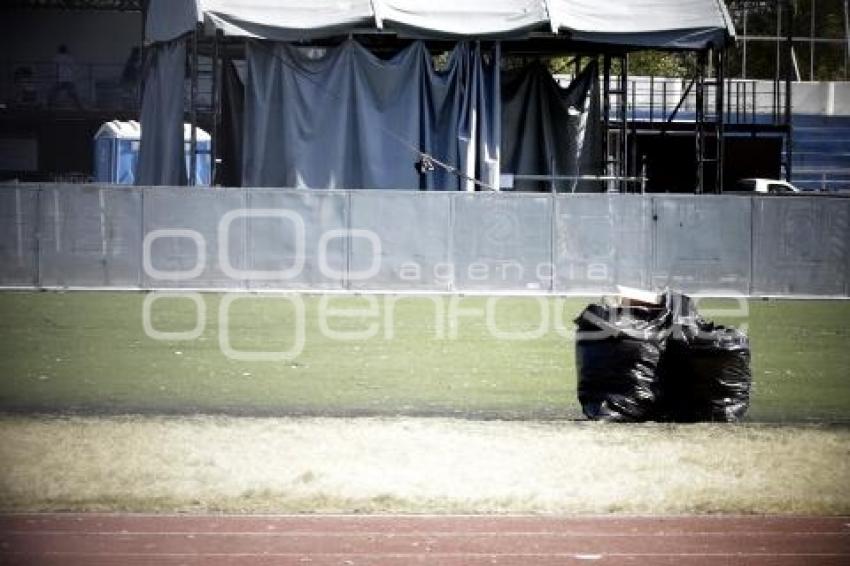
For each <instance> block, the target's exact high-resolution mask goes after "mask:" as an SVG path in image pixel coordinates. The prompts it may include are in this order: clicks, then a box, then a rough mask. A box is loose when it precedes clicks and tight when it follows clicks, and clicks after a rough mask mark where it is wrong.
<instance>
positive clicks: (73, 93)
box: [47, 45, 83, 108]
mask: <svg viewBox="0 0 850 566" xmlns="http://www.w3.org/2000/svg"><path fill="white" fill-rule="evenodd" d="M53 65H54V69H55V72H56V84H55V85H53V88H52V89H50V95H49V96H48V97H47V104H48V105H49V106H53V105H54V103H55V102H56V97H57V96H58V95H59V93H60V92H64V93H65V94H67V95H68V97H69V98H70V99H71V100H72V101H73V102H74V104H75V105H76V106H77V108H82V106H83V105H82V104H80V97H79V96H77V85H76V84H75V83H74V79H75V75H76V69H75V67H76V63H75V62H74V58H73V57H71V55H70V54H69V53H68V48H67V47H66V46H65V45H60V46H59V49H57V51H56V55H54V56H53Z"/></svg>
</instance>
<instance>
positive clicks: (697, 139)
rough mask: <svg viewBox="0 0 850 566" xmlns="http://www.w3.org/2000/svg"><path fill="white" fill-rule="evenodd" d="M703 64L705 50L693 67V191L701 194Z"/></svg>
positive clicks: (703, 140) (702, 165) (700, 53)
mask: <svg viewBox="0 0 850 566" xmlns="http://www.w3.org/2000/svg"><path fill="white" fill-rule="evenodd" d="M705 66H706V52H705V51H700V52H699V53H698V54H697V60H696V68H695V69H694V85H695V88H696V93H695V94H696V108H695V110H696V120H695V123H694V130H695V132H694V143H695V148H694V149H695V154H696V160H695V161H696V170H697V171H696V185H695V186H694V192H695V193H696V194H702V193H703V191H704V189H705Z"/></svg>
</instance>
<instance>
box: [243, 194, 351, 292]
mask: <svg viewBox="0 0 850 566" xmlns="http://www.w3.org/2000/svg"><path fill="white" fill-rule="evenodd" d="M246 194H247V206H248V209H249V210H248V211H247V212H246V213H245V214H244V218H242V219H241V220H237V222H243V223H244V224H245V227H246V230H247V235H248V250H247V254H246V261H247V266H246V269H247V270H248V271H247V272H246V273H245V280H246V281H247V286H248V287H249V288H253V289H303V288H313V289H342V288H343V287H344V286H345V279H346V274H347V269H348V267H347V264H348V257H347V256H348V235H347V232H346V226H347V223H348V195H347V194H346V193H345V192H341V191H340V192H325V191H295V190H286V191H281V190H274V189H246Z"/></svg>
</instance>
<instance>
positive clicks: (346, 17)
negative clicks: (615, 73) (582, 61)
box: [146, 0, 735, 49]
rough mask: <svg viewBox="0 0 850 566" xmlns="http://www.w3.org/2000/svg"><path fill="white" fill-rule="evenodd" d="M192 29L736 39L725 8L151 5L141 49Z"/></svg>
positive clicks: (574, 3)
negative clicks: (146, 42) (534, 33)
mask: <svg viewBox="0 0 850 566" xmlns="http://www.w3.org/2000/svg"><path fill="white" fill-rule="evenodd" d="M198 22H202V23H204V25H205V26H206V27H207V29H208V30H213V29H220V30H222V31H223V33H224V34H225V35H229V36H234V37H254V38H261V39H271V40H277V41H301V40H311V39H319V38H323V37H331V36H334V35H340V34H347V33H353V32H358V33H359V32H370V31H371V32H376V33H377V32H391V33H395V34H398V35H402V36H405V37H417V38H423V39H440V38H455V39H487V38H489V39H522V38H525V37H527V36H528V34H529V32H531V31H535V32H543V33H549V34H558V35H561V36H563V37H565V38H568V39H572V40H575V41H581V42H588V43H600V44H611V45H623V46H634V47H657V48H684V49H698V48H704V47H706V46H708V45H709V44H715V45H716V44H721V43H723V42H724V41H725V40H726V39H727V38H728V37H730V36H733V35H734V33H735V32H734V28H733V26H732V21H731V19H730V18H729V15H728V13H727V11H726V7H725V5H724V4H723V0H428V1H427V2H422V1H421V0H151V1H150V4H149V7H148V17H147V22H146V37H147V39H148V41H151V42H158V41H170V40H172V39H174V38H176V37H178V36H180V35H182V34H184V33H187V32H189V31H192V30H193V29H194V28H195V26H196V25H197V23H198Z"/></svg>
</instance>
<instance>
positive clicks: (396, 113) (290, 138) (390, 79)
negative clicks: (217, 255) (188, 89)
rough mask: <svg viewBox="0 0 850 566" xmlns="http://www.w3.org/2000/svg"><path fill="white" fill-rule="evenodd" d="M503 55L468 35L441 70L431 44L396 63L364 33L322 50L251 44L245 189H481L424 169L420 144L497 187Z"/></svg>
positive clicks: (412, 48) (408, 51)
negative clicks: (368, 45) (485, 50)
mask: <svg viewBox="0 0 850 566" xmlns="http://www.w3.org/2000/svg"><path fill="white" fill-rule="evenodd" d="M496 49H498V47H496ZM496 54H497V52H496ZM496 59H497V57H494V56H491V57H490V58H489V61H487V62H485V61H484V56H483V54H482V48H481V47H480V46H479V45H477V44H476V45H469V44H466V43H459V44H458V45H457V46H456V47H455V49H454V50H453V51H452V52H451V53H450V55H449V59H448V65H447V68H446V70H444V71H436V70H435V69H434V68H433V66H432V59H431V56H430V54H429V52H428V50H427V49H426V47H425V45H424V44H423V43H421V42H414V43H413V44H411V45H410V46H409V47H407V48H405V49H403V50H402V51H400V52H399V53H398V54H396V55H395V56H393V57H392V58H390V59H387V60H384V59H380V58H378V57H376V56H375V55H373V54H372V53H370V52H369V51H367V50H366V49H365V48H363V47H362V46H360V45H359V44H358V43H356V42H354V41H348V42H346V43H344V44H343V45H341V46H339V47H336V48H331V49H328V50H327V52H326V53H324V54H322V55H320V56H319V57H318V58H314V57H313V56H312V53H311V52H310V51H308V50H302V49H300V48H298V47H295V46H292V45H288V44H275V45H269V44H264V43H259V42H252V43H250V44H249V46H248V51H247V61H248V76H247V79H246V85H245V89H246V90H245V123H244V127H243V132H244V146H243V147H244V154H243V174H242V185H243V186H246V187H248V186H255V187H264V186H285V187H295V188H326V189H341V188H349V189H428V190H457V189H471V188H473V187H472V186H471V184H470V183H469V182H468V181H466V180H465V179H463V178H462V177H460V176H458V175H454V174H451V173H449V172H448V171H446V170H444V169H442V168H440V167H437V168H436V170H435V171H433V172H432V173H430V174H426V175H420V174H419V173H418V172H417V170H416V169H415V167H414V164H415V163H416V162H417V161H418V160H419V158H420V152H424V153H428V154H429V155H431V156H433V157H434V158H436V159H438V160H440V161H442V162H445V163H448V164H449V165H451V166H453V167H456V168H457V169H459V170H460V171H462V172H463V174H464V175H466V176H468V177H474V178H476V179H481V180H483V181H484V182H485V183H487V184H491V185H492V184H494V183H495V182H496V180H497V179H498V171H499V163H498V161H499V149H498V143H499V142H498V140H499V118H498V117H499V115H500V112H499V72H498V67H497V65H494V64H493V61H494V60H496Z"/></svg>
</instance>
